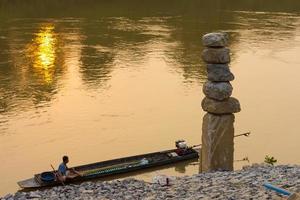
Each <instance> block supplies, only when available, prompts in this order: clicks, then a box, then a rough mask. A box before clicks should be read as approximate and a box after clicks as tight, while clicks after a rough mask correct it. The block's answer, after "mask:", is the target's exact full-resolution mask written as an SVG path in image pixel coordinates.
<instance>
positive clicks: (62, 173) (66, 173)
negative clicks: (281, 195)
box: [57, 156, 82, 182]
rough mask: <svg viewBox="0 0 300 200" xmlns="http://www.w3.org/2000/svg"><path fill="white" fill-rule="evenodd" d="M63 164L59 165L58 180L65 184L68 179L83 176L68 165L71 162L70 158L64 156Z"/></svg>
mask: <svg viewBox="0 0 300 200" xmlns="http://www.w3.org/2000/svg"><path fill="white" fill-rule="evenodd" d="M62 159H63V162H62V163H61V164H60V165H59V167H58V170H57V172H58V176H57V178H58V179H59V180H60V181H62V182H65V181H66V180H67V179H72V178H75V177H77V176H82V175H81V174H80V173H79V172H77V171H76V170H75V169H69V168H68V166H67V164H68V162H69V157H68V156H63V158H62Z"/></svg>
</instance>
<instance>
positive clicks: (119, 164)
mask: <svg viewBox="0 0 300 200" xmlns="http://www.w3.org/2000/svg"><path fill="white" fill-rule="evenodd" d="M176 150H177V149H171V150H166V151H160V152H154V153H148V154H142V155H136V156H131V157H125V158H118V159H114V160H107V161H102V162H97V163H92V164H87V165H81V166H76V167H74V169H75V170H76V171H78V172H80V173H81V174H83V176H81V177H76V178H74V179H67V181H66V182H65V184H68V183H73V182H77V181H80V182H81V181H86V180H91V179H94V178H101V177H107V176H111V175H117V174H123V173H128V172H135V171H138V170H142V169H147V168H151V167H157V166H163V165H168V164H172V163H177V162H180V161H186V160H190V159H195V158H198V151H199V149H193V148H189V149H187V150H186V151H185V152H184V153H183V154H181V155H178V153H177V151H176ZM45 173H46V174H47V173H48V174H51V173H53V174H54V173H55V172H44V173H40V174H36V175H34V177H33V178H30V179H26V180H22V181H20V182H18V185H19V186H20V187H21V188H23V189H27V188H28V189H29V188H32V189H33V188H41V187H52V186H56V185H62V183H61V182H60V181H58V180H55V179H53V180H50V181H49V180H47V181H45V180H43V178H42V174H45Z"/></svg>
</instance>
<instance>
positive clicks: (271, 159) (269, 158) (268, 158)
mask: <svg viewBox="0 0 300 200" xmlns="http://www.w3.org/2000/svg"><path fill="white" fill-rule="evenodd" d="M276 162H277V159H275V158H274V157H273V156H268V155H266V157H265V163H267V164H270V165H272V166H274V164H275V163H276Z"/></svg>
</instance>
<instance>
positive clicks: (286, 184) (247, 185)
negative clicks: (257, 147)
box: [0, 164, 300, 200]
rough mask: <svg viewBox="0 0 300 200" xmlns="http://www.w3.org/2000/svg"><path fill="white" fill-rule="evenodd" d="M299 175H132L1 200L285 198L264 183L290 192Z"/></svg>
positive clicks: (252, 169)
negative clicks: (158, 178)
mask: <svg viewBox="0 0 300 200" xmlns="http://www.w3.org/2000/svg"><path fill="white" fill-rule="evenodd" d="M299 178H300V166H296V165H293V166H292V165H280V166H275V167H273V166H269V165H264V164H262V165H252V166H249V167H245V168H244V169H242V170H238V171H234V172H214V173H203V174H196V175H192V176H184V177H175V178H174V179H172V180H171V181H170V186H162V185H160V184H158V183H147V182H144V181H141V180H136V179H132V178H130V179H123V180H114V181H107V182H101V181H98V182H84V183H82V184H79V185H67V186H60V187H54V188H51V189H46V190H41V191H40V190H37V191H31V192H17V193H15V194H8V195H6V196H5V197H2V198H0V199H1V200H4V199H5V200H12V199H20V200H23V199H73V200H76V199H102V200H104V199H114V200H118V199H128V200H129V199H130V200H133V199H147V200H152V199H190V200H194V199H205V200H209V199H228V200H229V199H231V200H233V199H286V198H282V196H280V195H278V194H276V193H275V192H272V191H268V190H266V189H265V188H264V187H263V186H262V185H263V183H265V182H269V183H272V184H274V185H276V186H279V187H282V188H285V189H286V190H288V191H290V192H299V191H300V179H299Z"/></svg>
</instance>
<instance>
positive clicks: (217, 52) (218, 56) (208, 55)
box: [202, 47, 230, 64]
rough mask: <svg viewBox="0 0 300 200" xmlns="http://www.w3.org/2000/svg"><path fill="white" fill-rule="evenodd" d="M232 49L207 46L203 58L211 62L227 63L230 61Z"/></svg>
mask: <svg viewBox="0 0 300 200" xmlns="http://www.w3.org/2000/svg"><path fill="white" fill-rule="evenodd" d="M229 53H230V50H229V48H227V47H224V48H205V49H204V50H203V52H202V59H203V60H204V62H206V63H210V64H226V63H229V62H230V55H229Z"/></svg>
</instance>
